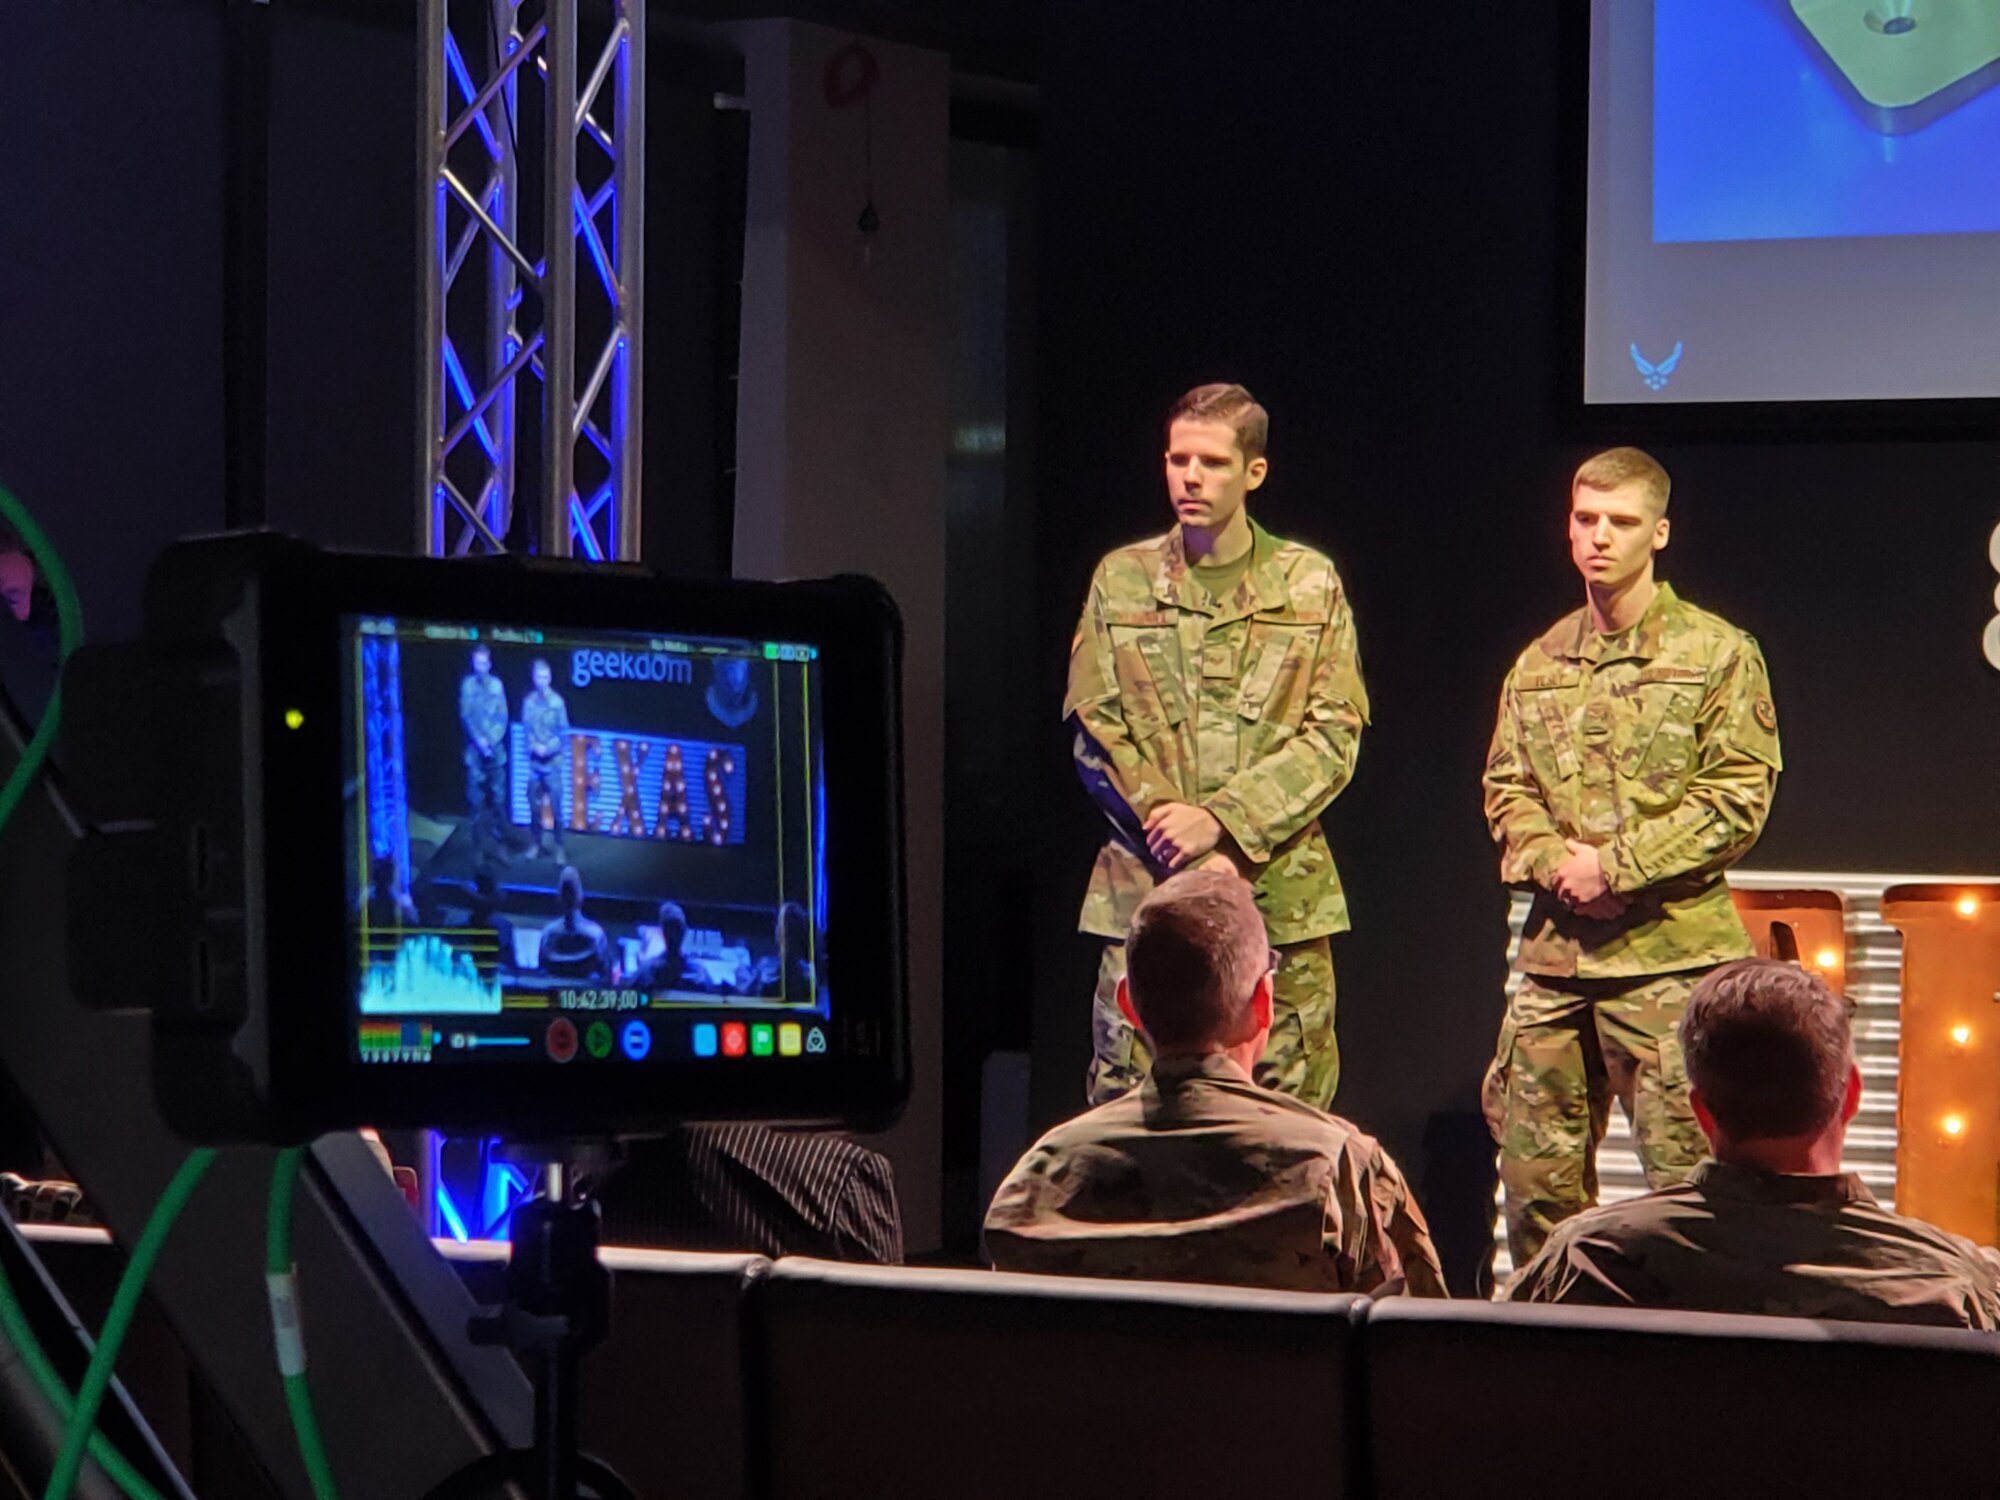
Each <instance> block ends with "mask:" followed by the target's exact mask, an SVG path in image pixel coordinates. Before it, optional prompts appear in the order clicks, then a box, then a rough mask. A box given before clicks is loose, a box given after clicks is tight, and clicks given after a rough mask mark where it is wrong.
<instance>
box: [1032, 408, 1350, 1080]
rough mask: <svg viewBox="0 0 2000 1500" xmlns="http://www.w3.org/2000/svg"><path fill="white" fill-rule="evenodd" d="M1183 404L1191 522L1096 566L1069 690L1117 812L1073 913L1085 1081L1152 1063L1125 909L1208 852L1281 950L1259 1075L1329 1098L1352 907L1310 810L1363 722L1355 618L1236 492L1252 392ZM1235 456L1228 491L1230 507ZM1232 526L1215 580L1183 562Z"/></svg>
mask: <svg viewBox="0 0 2000 1500" xmlns="http://www.w3.org/2000/svg"><path fill="white" fill-rule="evenodd" d="M1197 398H1200V399H1199V400H1197ZM1175 410H1176V414H1177V415H1176V416H1175V417H1173V418H1172V419H1170V441H1169V449H1170V451H1169V453H1168V455H1167V460H1168V488H1169V491H1170V493H1171V494H1172V495H1173V497H1174V501H1175V508H1176V510H1177V512H1178V513H1179V514H1180V516H1181V518H1182V524H1181V525H1179V526H1176V527H1175V528H1174V529H1173V530H1172V531H1170V532H1168V533H1167V534H1166V535H1165V536H1161V537H1155V538H1153V539H1152V540H1150V541H1145V542H1139V543H1136V544H1134V545H1132V546H1129V547H1121V548H1119V549H1118V550H1117V551H1115V552H1113V553H1111V554H1110V555H1109V556H1107V557H1106V558H1105V559H1104V560H1103V561H1102V562H1101V563H1099V564H1098V566H1097V571H1096V573H1095V575H1094V576H1093V577H1092V579H1091V583H1090V594H1089V598H1088V599H1087V600H1086V601H1085V604H1084V609H1083V618H1082V621H1081V623H1080V624H1079V625H1078V627H1077V634H1076V639H1075V641H1074V643H1073V644H1072V647H1071V650H1070V663H1069V689H1068V693H1067V695H1066V697H1065V699H1064V704H1063V713H1064V716H1065V721H1066V722H1067V724H1068V725H1069V727H1070V729H1071V730H1072V732H1073V734H1074V755H1075V759H1076V765H1077V770H1078V773H1079V775H1080V776H1081V777H1082V779H1083V783H1084V786H1085V788H1086V790H1087V791H1089V793H1090V794H1091V797H1092V799H1093V800H1094V801H1095V802H1096V803H1097V804H1098V806H1099V808H1100V809H1101V810H1102V811H1103V812H1104V814H1105V816H1106V817H1107V819H1108V820H1109V821H1110V823H1111V829H1112V832H1111V837H1110V838H1109V839H1107V840H1106V842H1105V844H1104V847H1103V848H1102V849H1101V850H1100V851H1099V853H1098V856H1097V863H1096V867H1095V869H1094V870H1093V871H1092V873H1091V879H1090V889H1089V892H1088V894H1087V895H1086V896H1085V898H1084V903H1083V913H1082V918H1081V921H1080V922H1079V924H1078V925H1079V928H1080V930H1082V931H1083V932H1086V933H1090V934H1092V935H1094V936H1097V937H1101V938H1103V939H1105V945H1104V952H1103V957H1102V960H1101V962H1100V964H1099V970H1098V983H1097V992H1096V997H1095V1000H1094V1003H1093V1006H1092V1024H1091V1040H1092V1051H1093V1060H1092V1064H1091V1070H1090V1077H1089V1097H1090V1100H1091V1102H1092V1103H1102V1102H1104V1101H1105V1100H1108V1099H1112V1098H1115V1097H1117V1096H1118V1095H1120V1094H1122V1093H1124V1092H1126V1091H1127V1090H1130V1089H1132V1088H1135V1087H1136V1086H1137V1085H1138V1084H1139V1082H1140V1080H1141V1079H1143V1078H1144V1077H1145V1076H1146V1069H1147V1065H1148V1063H1149V1061H1150V1059H1149V1056H1148V1054H1147V1051H1146V1047H1145V1042H1144V1040H1143V1039H1142V1038H1141V1037H1139V1036H1138V1034H1137V1033H1136V1032H1134V1031H1133V1029H1132V1028H1131V1026H1129V1025H1128V1024H1127V1023H1126V1021H1125V1019H1124V1017H1123V1016H1121V1015H1120V1014H1119V1012H1118V1008H1117V1005H1116V1003H1115V999H1114V996H1115V994H1116V991H1117V987H1118V981H1119V979H1120V978H1121V977H1122V976H1123V975H1124V972H1125V953H1124V946H1123V939H1124V936H1125V932H1126V929H1127V927H1128V926H1129V924H1130V922H1131V919H1132V913H1133V911H1134V909H1135V908H1136V907H1137V906H1138V904H1139V901H1140V899H1141V898H1142V897H1144V896H1145V894H1146V893H1147V892H1148V891H1149V890H1151V889H1152V888H1153V885H1154V882H1155V881H1156V880H1158V879H1160V878H1162V877H1163V876H1164V875H1165V874H1167V873H1169V872H1170V871H1172V870H1175V869H1181V868H1187V867H1190V866H1192V865H1195V864H1198V863H1203V862H1205V861H1212V860H1214V859H1216V858H1217V854H1216V853H1213V852H1211V851H1219V852H1220V857H1221V858H1224V859H1226V860H1228V861H1230V862H1231V863H1233V864H1234V865H1235V867H1236V868H1237V870H1238V871H1239V873H1241V874H1242V875H1244V877H1245V878H1246V879H1248V880H1250V881H1251V883H1252V885H1253V887H1254V889H1255V893H1256V900H1257V906H1258V909H1259V910H1260V911H1262V913H1263V915H1264V920H1265V923H1266V926H1267V928H1268V931H1269V937H1270V943H1271V946H1272V948H1273V949H1274V950H1275V951H1276V952H1277V954H1278V955H1279V967H1278V970H1277V986H1276V987H1277V1001H1278V1021H1277V1025H1276V1027H1275V1028H1274V1029H1273V1031H1272V1033H1271V1041H1270V1047H1269V1049H1268V1051H1267V1052H1266V1053H1265V1055H1264V1057H1263V1060H1262V1061H1261V1062H1260V1063H1259V1064H1258V1068H1257V1079H1258V1081H1259V1082H1260V1083H1264V1084H1266V1085H1268V1086H1270V1087H1273V1088H1279V1089H1283V1090H1284V1091H1285V1092H1287V1093H1290V1094H1293V1095H1294V1096H1296V1097H1297V1098H1300V1099H1303V1100H1304V1101H1305V1102H1307V1103H1308V1104H1312V1105H1315V1106H1317V1107H1320V1108H1324V1107H1326V1106H1327V1105H1328V1104H1329V1103H1331V1102H1332V1099H1333V1095H1334V1090H1335V1088H1336V1086H1337V1085H1338V1083H1339V1078H1340V1054H1339V1050H1338V1046H1337V1044H1336V1041H1335V1038H1334V981H1333V957H1332V950H1331V948H1330V946H1329V944H1328V942H1327V938H1328V936H1329V934H1332V933H1336V932H1344V931H1346V930H1347V926H1348V920H1347V901H1346V897H1345V896H1344V894H1343V893H1342V891H1341V886H1340V877H1339V874H1338V873H1337V872H1336V871H1335V869H1334V864H1333V855H1332V853H1331V852H1330V851H1329V850H1328V848H1327V843H1326V837H1325V835H1324V834H1323V833H1322V832H1321V831H1320V826H1319V815H1320V813H1321V812H1322V811H1324V810H1325V808H1326V806H1327V804H1328V803H1330V802H1331V801H1332V800H1333V799H1334V797H1335V796H1336V795H1337V794H1338V793H1339V792H1340V791H1341V789H1342V788H1343V787H1345V786H1346V785H1347V783H1348V780H1349V779H1350V778H1351V777H1352V776H1353V774H1354V762H1355V757H1356V755H1357V753H1358V751H1359V748H1360V740H1361V730H1362V727H1363V726H1364V725H1365V724H1366V723H1367V721H1368V695H1367V692H1366V690H1365V689H1364V688H1363V686H1362V682H1361V667H1360V659H1359V655H1358V653H1357V650H1356V646H1355V637H1354V620H1353V616H1352V614H1351V613H1350V612H1349V609H1348V605H1347V596H1346V594H1345V592H1344V591H1343V590H1342V588H1341V583H1340V576H1339V574H1337V573H1336V572H1335V571H1334V567H1333V564H1332V563H1331V562H1330V561H1328V560H1327V559H1326V558H1325V557H1323V556H1321V555H1320V554H1319V553H1317V552H1315V551H1313V550H1312V549H1310V548H1308V547H1303V546H1300V545H1299V544H1297V543H1295V542H1286V541H1280V540H1279V539H1278V538H1276V537H1273V536H1272V535H1270V533H1268V532H1266V531H1265V530H1263V528H1261V527H1259V526H1257V525H1256V524H1255V523H1254V522H1251V521H1249V519H1248V517H1247V515H1245V514H1244V513H1243V512H1242V510H1241V508H1240V507H1241V494H1242V490H1243V489H1245V488H1255V487H1256V485H1257V484H1260V483H1261V482H1262V477H1263V473H1264V459H1263V454H1262V449H1263V441H1262V438H1263V433H1262V428H1261V426H1259V427H1258V429H1257V431H1256V436H1255V438H1254V440H1252V441H1251V442H1250V443H1249V444H1248V446H1246V445H1245V441H1244V435H1243V432H1242V431H1241V430H1237V429H1234V428H1232V425H1230V424H1232V423H1234V422H1236V421H1238V419H1239V418H1240V417H1241V415H1242V413H1244V412H1245V411H1246V410H1247V411H1249V412H1253V413H1254V414H1255V418H1256V420H1257V422H1259V423H1260V424H1261V422H1262V408H1261V407H1257V406H1255V404H1254V402H1252V401H1251V399H1250V397H1249V394H1248V392H1245V391H1243V390H1242V388H1241V387H1226V386H1225V387H1202V388H1200V389H1199V390H1197V391H1193V392H1190V393H1189V394H1188V396H1185V397H1183V398H1182V400H1181V402H1180V403H1179V404H1178V405H1177V406H1176V409H1175ZM1217 412H1220V413H1222V414H1223V415H1222V416H1221V418H1219V419H1218V418H1217V417H1215V416H1214V415H1213V414H1214V413H1217ZM1187 413H1195V415H1187ZM1251 448H1254V450H1255V451H1254V452H1251V451H1250V449H1251ZM1191 454H1192V455H1193V456H1192V457H1190V455H1191ZM1246 456H1247V458H1248V462H1247V464H1246V463H1245V462H1244V459H1245V457H1246ZM1204 463H1206V464H1207V465H1208V469H1207V471H1206V473H1204V472H1203V470H1202V465H1203V464H1204ZM1177 464H1178V467H1177ZM1218 464H1220V465H1221V466H1222V467H1223V468H1224V470H1225V474H1224V480H1223V482H1222V483H1220V484H1219V483H1218V482H1217V481H1216V479H1215V477H1214V475H1215V471H1216V467H1217V465H1218ZM1232 464H1233V465H1234V466H1235V467H1234V469H1233V471H1231V470H1230V469H1229V466H1230V465H1232ZM1246 470H1247V472H1248V475H1249V476H1250V477H1249V478H1248V480H1247V482H1246V481H1245V479H1244V475H1245V472H1246ZM1191 471H1192V477H1190V473H1191ZM1229 472H1233V473H1234V475H1235V476H1236V483H1237V486H1238V487H1237V491H1236V495H1235V504H1236V507H1237V508H1236V509H1234V510H1233V511H1230V512H1229V513H1228V515H1227V516H1226V517H1225V516H1222V515H1220V514H1219V511H1220V510H1222V509H1223V508H1224V501H1223V500H1222V498H1221V494H1222V492H1223V491H1224V490H1225V488H1226V484H1227V480H1228V474H1229ZM1228 528H1238V530H1237V534H1238V535H1239V536H1241V537H1242V538H1243V550H1242V552H1241V553H1240V554H1239V559H1238V561H1239V564H1240V565H1239V566H1237V567H1236V568H1234V569H1233V570H1230V571H1234V573H1235V575H1236V576H1235V579H1234V582H1233V584H1231V585H1228V586H1227V587H1226V589H1225V592H1224V594H1223V595H1222V596H1221V597H1217V596H1216V594H1214V593H1213V592H1211V591H1210V589H1209V587H1208V586H1207V585H1206V584H1205V583H1204V581H1203V574H1204V573H1205V572H1206V573H1208V575H1209V576H1210V577H1214V576H1216V575H1215V572H1214V571H1213V568H1212V565H1209V566H1204V564H1203V563H1202V562H1196V561H1191V560H1190V555H1189V539H1190V538H1191V537H1192V538H1197V539H1199V540H1200V541H1202V542H1203V543H1206V544H1208V545H1209V546H1210V548H1211V551H1210V552H1209V556H1210V557H1211V558H1212V556H1213V550H1212V549H1213V546H1214V543H1213V542H1212V540H1211V539H1212V538H1213V537H1215V536H1218V535H1226V534H1228ZM1224 566H1225V569H1227V565H1224ZM1203 815H1205V818H1204V816H1203ZM1176 818H1184V819H1189V820H1190V821H1191V822H1192V823H1193V824H1196V825H1201V824H1205V826H1206V827H1207V830H1208V832H1209V834H1210V836H1211V837H1212V838H1213V839H1214V842H1211V843H1208V844H1206V845H1205V846H1204V844H1203V842H1202V840H1201V839H1200V838H1199V837H1197V838H1195V839H1193V840H1192V841H1190V840H1188V839H1186V838H1184V837H1180V836H1178V835H1177V834H1176V833H1175V829H1176V826H1177V825H1176V824H1175V823H1174V821H1173V820H1174V819H1176Z"/></svg>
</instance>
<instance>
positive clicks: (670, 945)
mask: <svg viewBox="0 0 2000 1500" xmlns="http://www.w3.org/2000/svg"><path fill="white" fill-rule="evenodd" d="M687 935H688V919H687V913H686V912H684V911H682V910H681V908H680V904H679V903H678V902H675V901H662V902H661V903H660V941H661V942H662V943H664V944H665V945H666V949H667V957H668V958H671V959H678V958H679V957H680V956H681V949H682V948H683V947H684V946H686V944H687Z"/></svg>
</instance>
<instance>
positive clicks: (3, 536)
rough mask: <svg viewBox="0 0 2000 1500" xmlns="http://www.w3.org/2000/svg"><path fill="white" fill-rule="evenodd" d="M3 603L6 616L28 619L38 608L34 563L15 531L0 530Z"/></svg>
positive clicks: (0, 591) (0, 592)
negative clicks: (36, 605) (36, 603)
mask: <svg viewBox="0 0 2000 1500" xmlns="http://www.w3.org/2000/svg"><path fill="white" fill-rule="evenodd" d="M0 601H4V602H5V604H6V606H7V613H8V614H10V615H12V616H13V617H14V618H15V619H17V620H25V619H27V618H28V616H29V615H30V614H32V613H34V608H35V560H34V559H33V558H32V557H30V556H28V553H27V550H26V549H25V548H24V547H22V545H21V540H20V538H19V537H17V536H15V535H14V533H13V532H11V531H8V530H6V529H4V528H0Z"/></svg>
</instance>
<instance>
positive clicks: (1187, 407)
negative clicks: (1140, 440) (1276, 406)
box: [1166, 382, 1271, 462]
mask: <svg viewBox="0 0 2000 1500" xmlns="http://www.w3.org/2000/svg"><path fill="white" fill-rule="evenodd" d="M1176 422H1223V423H1227V424H1228V425H1229V426H1230V427H1231V428H1233V429H1234V430H1235V432H1236V446H1237V447H1239V448H1241V449H1242V450H1243V458H1244V461H1245V462H1248V461H1249V460H1250V459H1253V458H1262V457H1263V456H1264V449H1265V447H1266V446H1267V445H1268V444H1269V443H1270V441H1271V414H1270V413H1269V412H1267V411H1265V410H1264V408H1263V407H1261V406H1259V405H1258V404H1257V398H1256V397H1255V396H1253V395H1251V394H1250V393H1249V392H1248V391H1246V390H1244V389H1243V387H1242V386H1240V385H1230V384H1227V383H1224V382H1218V383H1216V384H1214V385H1198V386H1196V387H1195V388H1194V389H1193V390H1191V391H1189V392H1188V393H1187V394H1186V395H1184V396H1182V397H1181V399H1180V400H1178V401H1176V402H1175V403H1174V404H1173V405H1172V406H1170V407H1168V408H1167V421H1166V431H1167V434H1168V436H1169V438H1171V437H1172V434H1173V428H1174V423H1176Z"/></svg>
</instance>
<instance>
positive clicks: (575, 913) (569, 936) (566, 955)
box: [541, 865, 611, 979]
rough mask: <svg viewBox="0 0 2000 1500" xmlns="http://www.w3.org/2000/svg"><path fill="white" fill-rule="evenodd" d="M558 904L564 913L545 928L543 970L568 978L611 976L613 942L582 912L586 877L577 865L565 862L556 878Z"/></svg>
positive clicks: (542, 955)
mask: <svg viewBox="0 0 2000 1500" xmlns="http://www.w3.org/2000/svg"><path fill="white" fill-rule="evenodd" d="M556 905H557V906H558V907H560V908H561V909H562V915H561V916H559V917H557V918H556V919H555V920H554V921H553V922H551V923H549V925H548V926H546V927H544V928H543V929H542V948H541V969H542V972H543V973H544V974H559V975H561V976H562V977H563V978H565V979H609V978H610V977H611V942H610V940H609V939H608V938H606V937H605V935H604V929H603V928H602V927H600V926H598V925H597V923H595V922H593V921H591V920H590V918H588V917H586V916H585V915H584V914H583V877H582V876H581V875H579V874H577V873H576V866H575V865H564V866H563V869H562V874H560V875H558V876H557V877H556Z"/></svg>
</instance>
